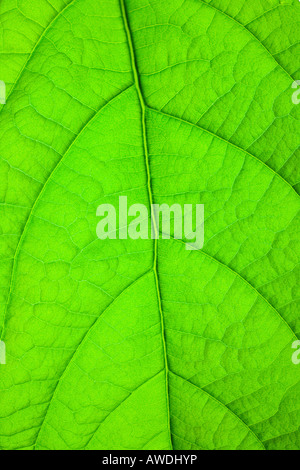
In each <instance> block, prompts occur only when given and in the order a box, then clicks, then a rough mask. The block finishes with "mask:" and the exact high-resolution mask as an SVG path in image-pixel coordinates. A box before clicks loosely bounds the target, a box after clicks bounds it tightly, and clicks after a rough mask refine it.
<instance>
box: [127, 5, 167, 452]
mask: <svg viewBox="0 0 300 470" xmlns="http://www.w3.org/2000/svg"><path fill="white" fill-rule="evenodd" d="M120 3H121V11H122V16H123V20H124V26H125V30H126V34H127V40H128V46H129V50H130V57H131V63H132V71H133V75H134V81H135V86H136V89H137V93H138V97H139V101H140V106H141V112H142V132H143V145H144V154H145V165H146V171H147V188H148V197H149V204H150V208H151V221H152V226H153V228H154V233H155V239H154V257H153V272H154V277H155V284H156V291H157V299H158V308H159V313H160V321H161V329H162V342H163V352H164V363H165V372H166V400H167V414H168V426H169V434H170V445H171V449H172V448H173V445H172V439H171V427H170V400H169V366H168V358H167V347H166V336H165V324H164V316H163V311H162V301H161V293H160V287H159V280H158V238H159V230H158V227H157V221H156V217H155V213H154V206H153V195H152V188H151V174H150V163H149V151H148V143H147V129H146V104H145V100H144V97H143V93H142V89H141V84H140V79H139V74H138V67H137V62H136V57H135V52H134V46H133V40H132V34H131V30H130V26H129V20H128V15H127V11H126V6H125V0H120Z"/></svg>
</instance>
